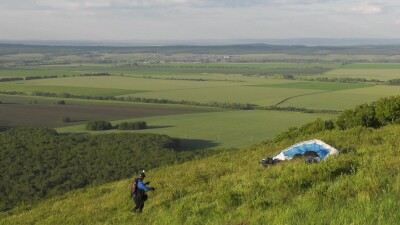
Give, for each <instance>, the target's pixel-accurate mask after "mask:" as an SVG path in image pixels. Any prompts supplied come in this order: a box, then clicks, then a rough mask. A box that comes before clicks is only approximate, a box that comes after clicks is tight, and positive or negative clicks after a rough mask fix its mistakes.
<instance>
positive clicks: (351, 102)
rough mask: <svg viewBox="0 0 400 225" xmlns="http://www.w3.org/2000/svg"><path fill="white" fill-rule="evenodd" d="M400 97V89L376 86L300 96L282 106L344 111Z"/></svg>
mask: <svg viewBox="0 0 400 225" xmlns="http://www.w3.org/2000/svg"><path fill="white" fill-rule="evenodd" d="M391 95H400V87H398V86H385V85H375V86H372V87H366V88H357V89H348V90H341V91H335V92H324V93H316V94H313V95H305V96H298V97H295V98H291V99H289V100H287V101H285V102H284V103H282V104H280V106H282V107H289V106H290V107H303V108H307V109H328V110H344V109H349V108H352V107H354V106H355V105H360V104H363V103H369V102H372V101H375V100H377V99H379V98H382V97H386V96H391Z"/></svg>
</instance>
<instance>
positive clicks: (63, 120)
mask: <svg viewBox="0 0 400 225" xmlns="http://www.w3.org/2000/svg"><path fill="white" fill-rule="evenodd" d="M71 121H72V120H71V118H69V117H68V116H63V117H61V122H63V123H69V122H71Z"/></svg>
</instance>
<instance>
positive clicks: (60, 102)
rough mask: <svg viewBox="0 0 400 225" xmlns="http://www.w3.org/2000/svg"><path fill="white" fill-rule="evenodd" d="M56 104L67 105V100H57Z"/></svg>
mask: <svg viewBox="0 0 400 225" xmlns="http://www.w3.org/2000/svg"><path fill="white" fill-rule="evenodd" d="M54 104H56V105H65V101H64V100H59V101H56V102H55V103H54Z"/></svg>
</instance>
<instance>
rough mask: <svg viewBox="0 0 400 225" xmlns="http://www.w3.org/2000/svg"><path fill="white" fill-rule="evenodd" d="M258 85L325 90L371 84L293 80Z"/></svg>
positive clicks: (360, 86) (361, 86)
mask: <svg viewBox="0 0 400 225" xmlns="http://www.w3.org/2000/svg"><path fill="white" fill-rule="evenodd" d="M257 86H258V87H275V88H295V89H312V90H325V91H339V90H346V89H354V88H364V87H368V86H371V85H368V84H363V83H334V82H293V83H283V84H265V85H257Z"/></svg>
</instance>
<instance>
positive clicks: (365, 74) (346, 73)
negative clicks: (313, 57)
mask: <svg viewBox="0 0 400 225" xmlns="http://www.w3.org/2000/svg"><path fill="white" fill-rule="evenodd" d="M324 76H326V77H328V78H329V77H331V78H332V77H333V78H345V77H351V78H365V79H368V80H370V79H376V80H381V81H387V80H391V79H397V78H399V77H400V69H337V70H332V71H329V72H327V73H325V74H324Z"/></svg>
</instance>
